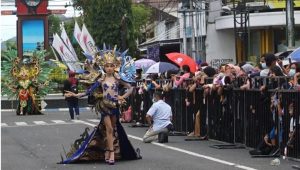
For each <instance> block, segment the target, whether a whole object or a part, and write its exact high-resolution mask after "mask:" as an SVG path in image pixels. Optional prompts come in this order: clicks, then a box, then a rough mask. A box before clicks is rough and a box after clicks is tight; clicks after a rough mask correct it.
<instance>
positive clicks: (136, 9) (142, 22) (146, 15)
mask: <svg viewBox="0 0 300 170" xmlns="http://www.w3.org/2000/svg"><path fill="white" fill-rule="evenodd" d="M131 9H132V16H133V28H134V36H135V38H137V39H138V40H143V39H145V37H144V36H143V34H142V33H143V32H144V31H145V30H146V26H147V24H148V22H149V21H150V18H151V15H152V11H151V9H150V8H148V7H146V6H145V5H143V4H132V6H131Z"/></svg>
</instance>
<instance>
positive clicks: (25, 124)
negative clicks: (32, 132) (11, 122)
mask: <svg viewBox="0 0 300 170" xmlns="http://www.w3.org/2000/svg"><path fill="white" fill-rule="evenodd" d="M15 123H16V125H17V126H27V125H28V124H27V123H26V122H15Z"/></svg>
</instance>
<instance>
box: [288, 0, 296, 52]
mask: <svg viewBox="0 0 300 170" xmlns="http://www.w3.org/2000/svg"><path fill="white" fill-rule="evenodd" d="M294 27H295V18H294V0H286V30H287V45H288V48H292V47H294V46H295V31H294Z"/></svg>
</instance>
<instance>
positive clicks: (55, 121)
mask: <svg viewBox="0 0 300 170" xmlns="http://www.w3.org/2000/svg"><path fill="white" fill-rule="evenodd" d="M51 121H52V122H54V123H66V122H65V121H63V120H51Z"/></svg>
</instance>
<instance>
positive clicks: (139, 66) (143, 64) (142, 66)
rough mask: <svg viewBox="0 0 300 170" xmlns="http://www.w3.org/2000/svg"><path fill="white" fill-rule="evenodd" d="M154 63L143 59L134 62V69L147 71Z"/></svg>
mask: <svg viewBox="0 0 300 170" xmlns="http://www.w3.org/2000/svg"><path fill="white" fill-rule="evenodd" d="M155 63H156V62H155V61H153V60H151V59H145V58H143V59H139V60H136V61H134V65H135V68H137V69H147V68H149V67H150V66H152V65H153V64H155Z"/></svg>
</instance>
